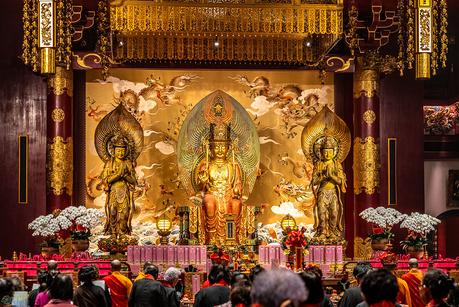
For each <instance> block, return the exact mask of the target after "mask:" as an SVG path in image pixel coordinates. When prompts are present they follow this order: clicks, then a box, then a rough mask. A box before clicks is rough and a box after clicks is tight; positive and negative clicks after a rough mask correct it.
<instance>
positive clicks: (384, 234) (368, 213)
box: [359, 207, 406, 239]
mask: <svg viewBox="0 0 459 307" xmlns="http://www.w3.org/2000/svg"><path fill="white" fill-rule="evenodd" d="M359 216H360V217H361V218H362V219H364V220H365V221H367V222H368V223H370V224H372V225H373V233H372V234H370V237H371V238H372V239H377V238H387V239H390V238H391V237H393V234H392V232H391V230H392V227H394V226H395V225H397V224H399V223H400V222H402V221H403V220H404V219H405V218H406V214H402V213H400V212H399V211H397V210H395V209H393V208H386V207H377V208H367V209H365V210H363V211H362V212H360V214H359Z"/></svg>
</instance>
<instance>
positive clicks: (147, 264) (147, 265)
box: [143, 261, 153, 273]
mask: <svg viewBox="0 0 459 307" xmlns="http://www.w3.org/2000/svg"><path fill="white" fill-rule="evenodd" d="M152 265H153V263H152V262H151V261H145V263H144V264H143V272H144V273H145V270H146V268H148V267H149V266H152Z"/></svg>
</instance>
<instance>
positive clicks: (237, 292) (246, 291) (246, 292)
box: [230, 281, 252, 307]
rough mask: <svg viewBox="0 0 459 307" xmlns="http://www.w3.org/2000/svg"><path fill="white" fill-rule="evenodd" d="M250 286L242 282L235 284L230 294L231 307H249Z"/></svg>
mask: <svg viewBox="0 0 459 307" xmlns="http://www.w3.org/2000/svg"><path fill="white" fill-rule="evenodd" d="M250 290H251V287H250V284H249V282H248V281H242V282H239V283H236V284H235V285H234V286H233V288H232V290H231V294H230V300H231V305H232V306H236V305H237V304H242V305H244V306H247V307H248V306H250V304H251V303H252V300H251V299H250Z"/></svg>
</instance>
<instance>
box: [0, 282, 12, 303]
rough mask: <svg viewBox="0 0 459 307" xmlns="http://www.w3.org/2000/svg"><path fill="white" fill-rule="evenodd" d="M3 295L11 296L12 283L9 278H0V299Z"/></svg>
mask: <svg viewBox="0 0 459 307" xmlns="http://www.w3.org/2000/svg"><path fill="white" fill-rule="evenodd" d="M4 296H13V283H12V282H11V279H9V278H0V301H1V299H2V298H3V297H4Z"/></svg>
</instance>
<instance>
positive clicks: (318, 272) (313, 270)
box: [304, 265, 324, 280]
mask: <svg viewBox="0 0 459 307" xmlns="http://www.w3.org/2000/svg"><path fill="white" fill-rule="evenodd" d="M304 271H305V272H309V273H313V274H316V275H317V276H318V277H319V279H320V280H322V277H323V276H324V274H323V273H322V270H321V269H320V268H319V267H317V266H315V265H313V266H309V267H306V268H305V269H304Z"/></svg>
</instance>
